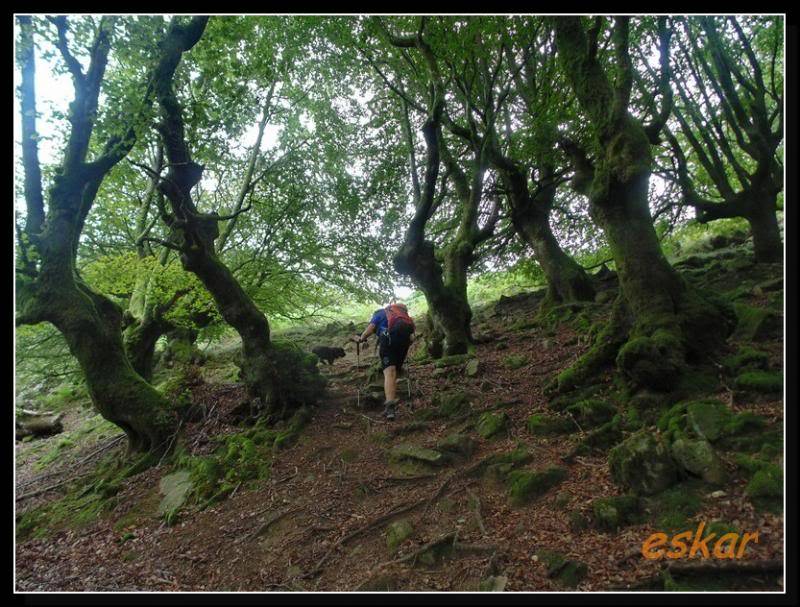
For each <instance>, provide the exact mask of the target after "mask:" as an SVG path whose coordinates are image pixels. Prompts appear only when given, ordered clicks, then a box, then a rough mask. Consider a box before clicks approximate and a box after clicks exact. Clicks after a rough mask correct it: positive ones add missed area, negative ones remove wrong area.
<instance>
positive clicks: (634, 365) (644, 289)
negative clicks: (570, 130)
mask: <svg viewBox="0 0 800 607" xmlns="http://www.w3.org/2000/svg"><path fill="white" fill-rule="evenodd" d="M628 22H629V19H628V18H627V17H618V18H616V19H615V23H614V27H613V30H612V41H613V44H614V57H615V62H616V65H615V68H616V70H617V79H616V82H615V85H614V86H613V87H612V85H611V82H610V81H609V78H608V77H607V75H606V73H605V72H604V70H603V68H602V66H601V64H600V62H599V61H598V59H597V56H596V52H597V42H598V37H599V34H600V30H601V25H602V18H597V19H595V21H594V25H593V27H592V28H591V30H590V31H589V35H588V37H587V33H586V32H585V31H584V28H583V25H582V23H581V19H580V18H573V17H559V18H555V19H554V24H555V34H556V44H557V47H558V53H559V57H560V61H561V64H562V67H563V70H564V73H565V74H566V75H567V77H568V78H569V80H570V82H571V84H572V87H573V89H574V90H575V93H576V95H577V98H578V101H579V104H580V106H581V108H582V109H583V111H584V112H585V114H586V115H587V117H588V118H589V120H590V122H591V125H592V129H593V131H594V134H595V142H594V145H595V147H596V149H597V150H598V151H597V154H596V157H595V158H594V160H593V161H591V160H590V159H589V158H588V156H587V155H586V153H585V152H584V151H583V150H582V149H581V148H579V147H578V146H577V145H576V144H575V143H574V142H565V143H564V146H565V149H567V151H568V152H569V153H570V154H571V155H572V156H573V159H574V165H575V167H576V175H575V179H574V184H575V185H576V186H577V187H579V188H580V189H582V191H584V192H585V193H586V194H587V195H588V198H589V205H590V207H589V208H590V214H591V217H592V219H593V220H594V221H595V222H596V223H597V224H598V225H599V226H600V227H601V228H602V229H603V231H604V233H605V235H606V238H607V240H608V243H609V245H610V248H611V252H612V255H613V257H614V261H615V264H616V266H617V271H618V274H619V280H620V287H621V293H622V296H623V300H622V302H620V303H621V304H624V306H625V307H626V308H627V311H628V313H629V314H630V315H631V317H632V323H631V324H632V329H631V331H630V334H629V339H628V341H627V342H626V343H625V345H623V346H622V347H621V348H620V350H619V353H618V355H617V359H616V360H617V364H618V365H619V366H620V368H621V369H622V370H623V371H624V372H625V373H626V375H627V376H628V377H629V378H630V379H631V380H632V382H633V383H634V384H636V385H639V386H648V387H651V388H655V389H660V390H668V389H669V388H670V387H672V386H673V385H674V382H675V381H676V380H677V378H678V377H679V376H680V374H681V372H682V370H683V365H684V362H685V357H686V355H687V354H690V355H693V354H701V353H702V349H703V348H704V347H705V346H708V345H709V344H711V343H715V342H718V341H719V339H720V338H721V337H724V336H726V335H727V333H728V332H729V330H730V327H729V324H728V321H727V319H726V317H725V315H724V314H723V313H722V311H721V309H719V308H718V307H717V306H716V305H715V304H714V303H712V302H710V301H706V300H704V299H703V298H702V297H700V296H699V294H697V293H695V292H693V291H691V290H690V289H689V287H688V286H687V285H686V283H685V282H684V281H683V280H682V278H681V277H680V275H679V274H678V273H677V272H676V271H675V270H674V269H673V268H672V267H671V266H670V264H669V262H668V261H667V260H666V258H665V257H664V254H663V252H662V250H661V247H660V244H659V241H658V238H657V236H656V233H655V229H654V228H653V222H652V217H651V215H650V209H649V205H648V183H649V178H650V171H651V165H652V156H651V153H650V145H651V143H652V142H653V141H654V139H655V138H656V136H657V133H658V131H659V130H660V128H661V127H662V126H663V121H664V120H665V119H666V115H667V114H668V112H665V111H662V112H660V113H659V115H658V116H657V117H656V118H655V119H654V121H653V123H651V124H650V125H647V126H645V125H643V124H642V123H641V122H639V121H638V120H636V119H634V118H633V117H632V116H631V115H630V113H629V111H628V104H629V100H630V92H631V84H632V79H633V75H632V69H633V68H632V66H631V62H630V56H629V54H628ZM659 34H660V39H661V53H662V68H663V69H664V70H667V69H668V48H669V34H668V32H667V31H666V27H665V20H664V19H662V18H660V19H659ZM665 59H666V60H665ZM661 82H662V91H661V92H662V96H663V98H664V99H663V103H664V104H665V105H669V103H670V102H671V99H670V96H669V94H668V93H667V92H666V91H665V87H666V88H668V85H669V84H668V79H666V78H662V80H661ZM663 109H664V108H662V110H663ZM589 358H591V356H588V355H587V356H586V357H584V359H583V360H582V361H579V362H578V363H577V366H580V365H581V364H585V363H586V362H588V360H589ZM594 362H596V361H594ZM574 375H575V374H566V376H565V377H573V376H574ZM563 383H564V385H562V386H560V387H561V388H562V389H564V388H567V387H571V386H568V385H567V384H571V383H572V382H571V381H570V382H563Z"/></svg>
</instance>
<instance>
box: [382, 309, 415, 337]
mask: <svg viewBox="0 0 800 607" xmlns="http://www.w3.org/2000/svg"><path fill="white" fill-rule="evenodd" d="M386 319H387V321H388V325H389V326H388V327H387V328H388V329H389V332H391V331H392V328H393V327H398V328H400V325H405V326H406V327H408V329H407V330H408V332H409V333H413V332H414V331H416V327H415V326H414V321H413V320H412V319H411V317H410V316H409V315H408V308H406V307H405V306H404V305H403V304H390V305H388V306H386Z"/></svg>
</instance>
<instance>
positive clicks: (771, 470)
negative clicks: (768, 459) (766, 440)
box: [745, 463, 783, 498]
mask: <svg viewBox="0 0 800 607" xmlns="http://www.w3.org/2000/svg"><path fill="white" fill-rule="evenodd" d="M745 492H746V493H747V495H748V496H749V497H751V498H757V497H783V470H782V469H781V467H780V466H778V465H776V464H772V463H766V464H764V465H763V466H762V467H761V468H759V469H758V470H756V472H755V473H754V474H753V478H751V479H750V482H749V483H747V487H746V488H745Z"/></svg>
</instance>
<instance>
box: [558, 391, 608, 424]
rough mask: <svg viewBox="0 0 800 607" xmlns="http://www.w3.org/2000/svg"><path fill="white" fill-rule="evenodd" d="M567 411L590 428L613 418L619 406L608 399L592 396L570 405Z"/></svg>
mask: <svg viewBox="0 0 800 607" xmlns="http://www.w3.org/2000/svg"><path fill="white" fill-rule="evenodd" d="M566 412H567V413H569V414H571V415H572V416H573V417H574V418H575V419H576V420H578V423H579V424H580V425H581V426H582V427H584V428H590V427H592V426H597V425H600V424H603V423H605V422H608V421H609V420H611V418H612V417H614V415H615V414H616V413H617V408H616V407H615V406H614V405H613V404H611V403H610V402H608V401H607V400H602V399H599V398H592V399H587V400H581V401H578V402H577V403H575V404H573V405H570V406H568V407H567V408H566Z"/></svg>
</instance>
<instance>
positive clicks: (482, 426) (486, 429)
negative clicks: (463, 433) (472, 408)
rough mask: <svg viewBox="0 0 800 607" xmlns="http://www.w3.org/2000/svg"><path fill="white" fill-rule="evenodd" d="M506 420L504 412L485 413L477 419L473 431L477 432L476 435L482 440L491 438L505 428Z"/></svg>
mask: <svg viewBox="0 0 800 607" xmlns="http://www.w3.org/2000/svg"><path fill="white" fill-rule="evenodd" d="M508 419H509V418H508V414H507V413H505V412H503V413H492V412H490V411H487V412H486V413H484V414H483V415H481V416H480V417H479V418H478V421H477V423H476V424H475V430H477V432H478V434H480V435H481V436H482V437H483V438H491V437H492V436H494V435H495V434H497V433H498V432H500V431H501V430H504V429H505V428H506V427H507V425H508Z"/></svg>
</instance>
